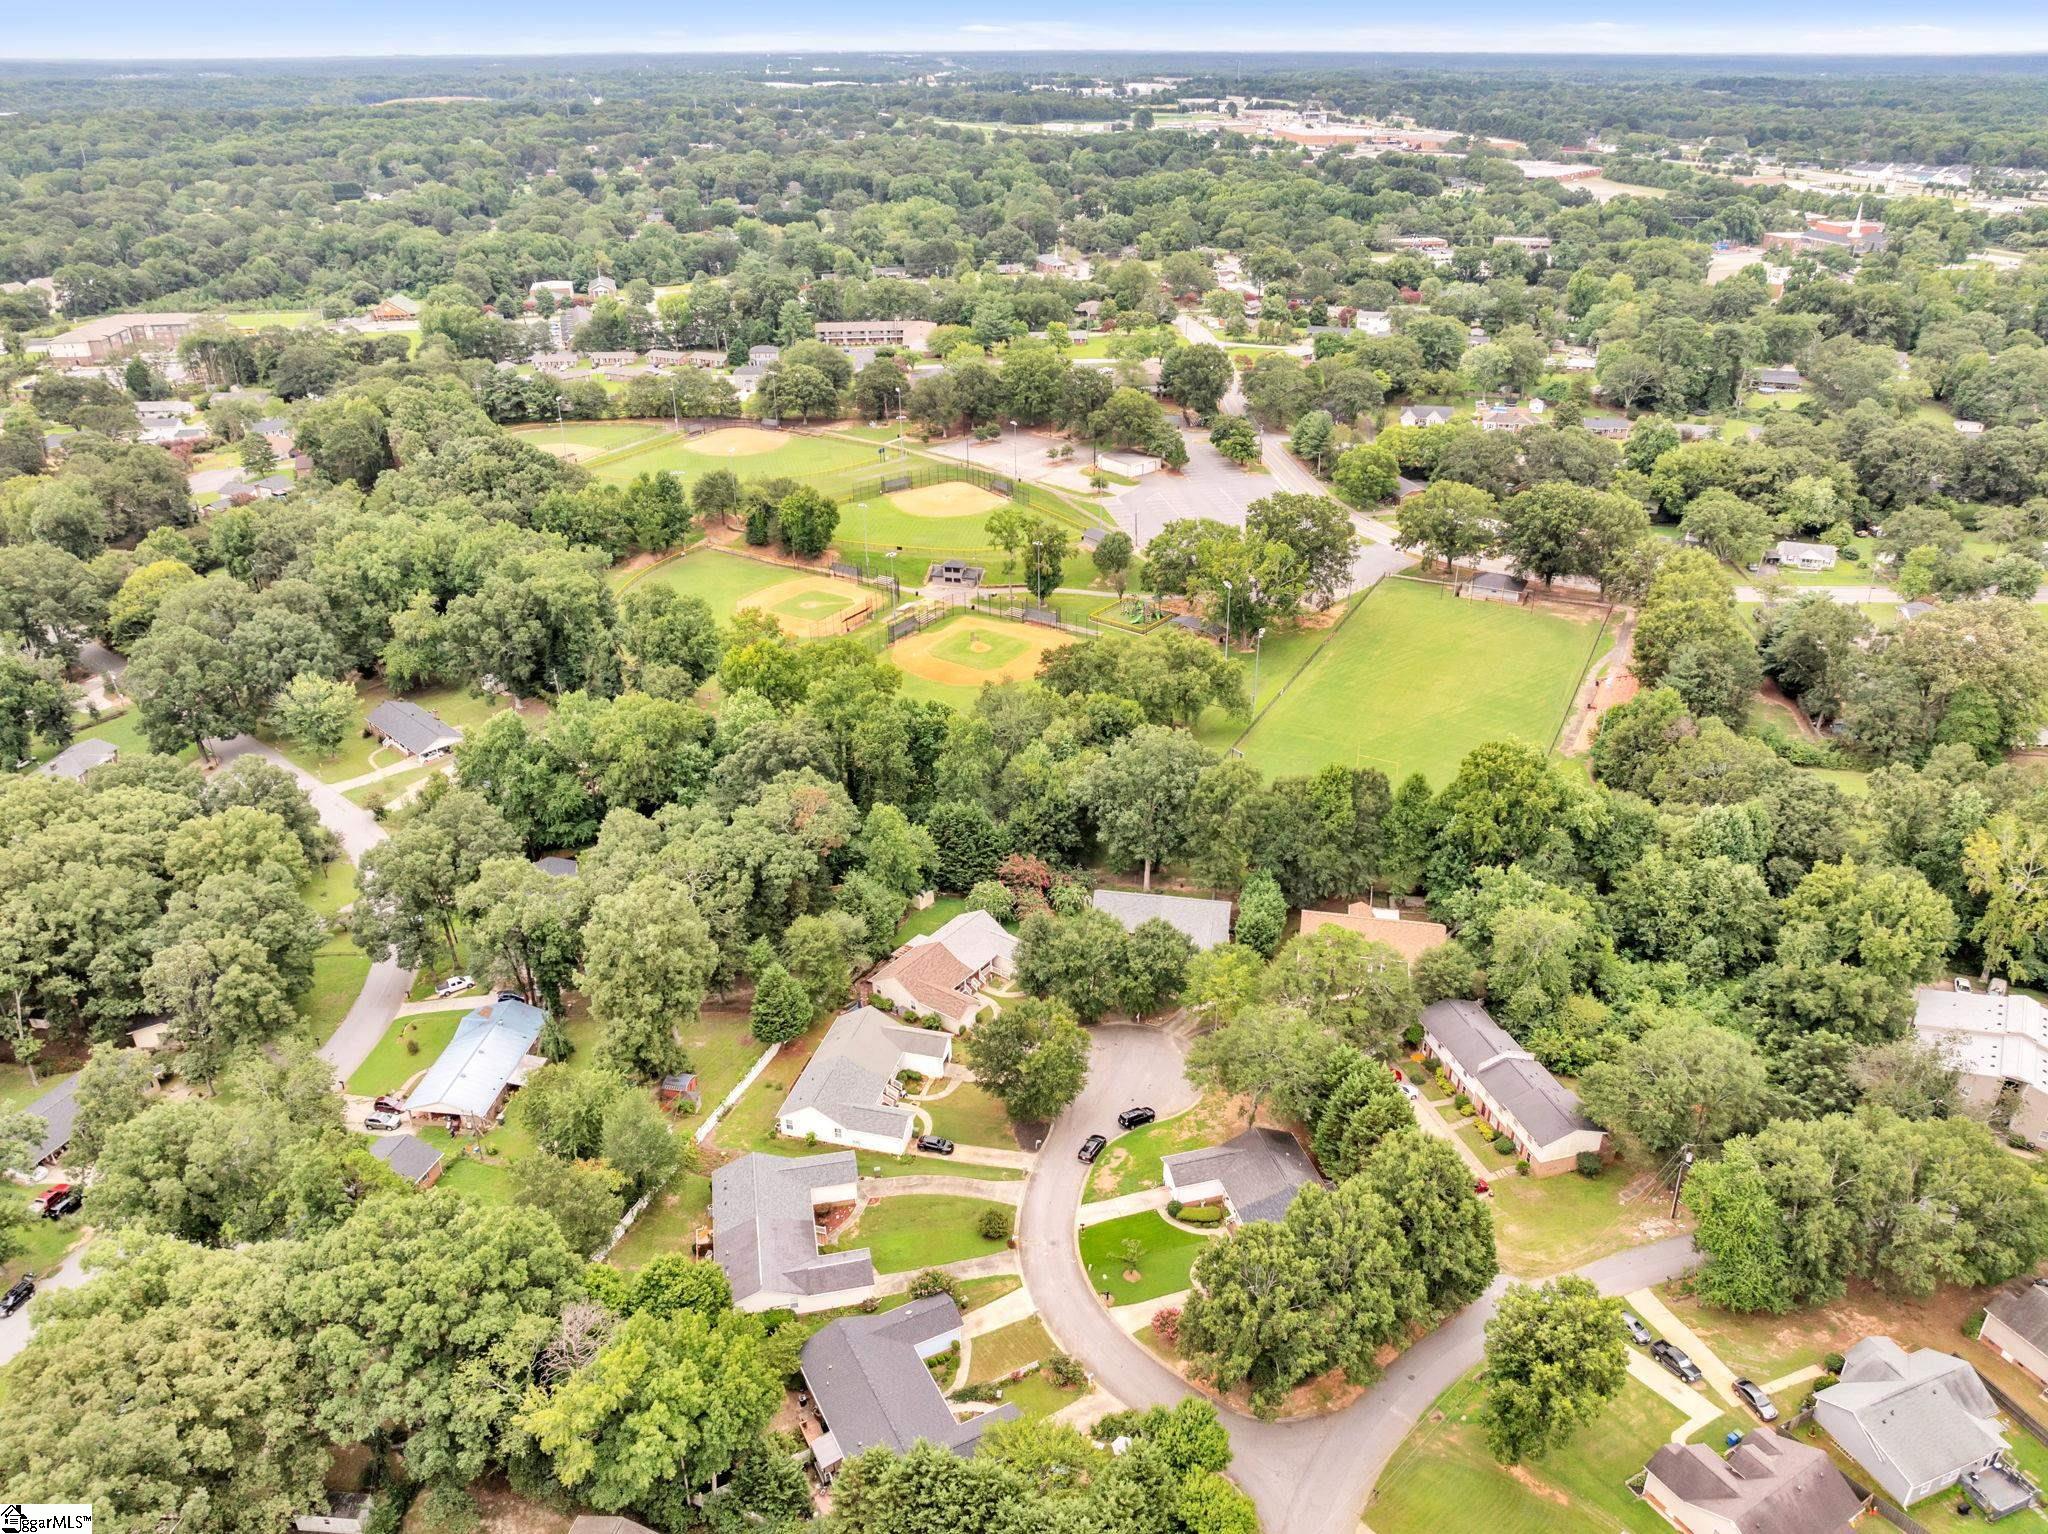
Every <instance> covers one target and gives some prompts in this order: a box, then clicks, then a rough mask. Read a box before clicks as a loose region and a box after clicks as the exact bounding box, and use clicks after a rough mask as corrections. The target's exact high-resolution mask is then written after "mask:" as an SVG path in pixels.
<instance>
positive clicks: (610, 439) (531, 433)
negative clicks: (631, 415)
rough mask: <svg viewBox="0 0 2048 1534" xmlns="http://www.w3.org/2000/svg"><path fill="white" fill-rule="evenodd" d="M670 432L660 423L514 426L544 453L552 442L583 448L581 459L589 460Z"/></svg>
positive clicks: (609, 422)
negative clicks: (593, 456)
mask: <svg viewBox="0 0 2048 1534" xmlns="http://www.w3.org/2000/svg"><path fill="white" fill-rule="evenodd" d="M668 430H669V428H668V427H667V426H665V425H663V424H662V423H661V422H658V421H565V422H564V423H562V424H561V425H560V426H519V427H514V428H513V431H512V435H513V436H515V437H517V438H519V439H520V440H521V441H522V442H526V443H530V444H531V445H532V446H534V447H537V448H541V449H544V450H545V449H548V447H549V444H551V443H552V444H555V445H556V446H563V445H566V446H569V447H573V448H580V449H581V450H582V454H581V456H583V457H590V456H592V455H594V454H597V453H609V452H612V451H614V450H615V449H618V448H622V447H630V446H631V445H632V444H633V443H635V442H646V441H648V440H650V439H651V438H654V437H658V436H660V435H662V434H663V433H665V432H667V431H668ZM564 456H565V457H566V456H568V455H566V454H565V455H564Z"/></svg>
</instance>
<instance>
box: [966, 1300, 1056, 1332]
mask: <svg viewBox="0 0 2048 1534" xmlns="http://www.w3.org/2000/svg"><path fill="white" fill-rule="evenodd" d="M1037 1314H1038V1303H1037V1301H1035V1300H1033V1299H1032V1298H1031V1291H1030V1290H1029V1289H1012V1290H1011V1291H1010V1292H1009V1293H1008V1294H1005V1295H1001V1296H998V1297H997V1298H996V1299H993V1300H990V1301H989V1302H988V1303H987V1304H986V1305H984V1306H982V1307H981V1309H979V1310H970V1311H968V1312H967V1314H966V1315H965V1316H964V1317H962V1318H961V1322H960V1333H961V1335H962V1336H964V1337H979V1336H981V1335H982V1334H983V1333H985V1332H999V1331H1001V1330H1002V1329H1003V1328H1004V1327H1006V1326H1015V1325H1016V1324H1017V1323H1018V1322H1019V1321H1029V1320H1030V1319H1031V1318H1032V1317H1033V1316H1035V1315H1037Z"/></svg>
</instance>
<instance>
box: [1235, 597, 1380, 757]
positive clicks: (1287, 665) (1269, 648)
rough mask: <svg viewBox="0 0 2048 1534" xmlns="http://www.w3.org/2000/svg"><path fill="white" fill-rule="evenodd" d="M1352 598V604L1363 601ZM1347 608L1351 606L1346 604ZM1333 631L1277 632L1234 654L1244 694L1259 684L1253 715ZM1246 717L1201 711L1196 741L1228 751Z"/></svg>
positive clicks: (1247, 693)
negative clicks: (1247, 651)
mask: <svg viewBox="0 0 2048 1534" xmlns="http://www.w3.org/2000/svg"><path fill="white" fill-rule="evenodd" d="M1363 600H1364V599H1363V598H1362V597H1352V598H1350V599H1349V601H1350V602H1358V601H1363ZM1346 605H1348V603H1347V604H1346ZM1333 632H1334V625H1325V626H1322V627H1318V628H1292V629H1274V630H1272V631H1270V632H1269V633H1268V634H1267V635H1266V637H1265V639H1264V640H1263V641H1261V643H1260V646H1259V648H1258V649H1257V650H1256V651H1255V652H1254V653H1252V654H1246V655H1235V654H1234V655H1232V656H1231V660H1232V661H1233V662H1235V663H1236V665H1237V669H1238V670H1239V671H1240V672H1242V673H1243V674H1244V695H1245V696H1246V697H1247V698H1251V696H1252V685H1253V683H1254V682H1256V683H1257V684H1258V691H1259V695H1258V696H1257V697H1256V698H1252V713H1253V714H1254V715H1256V714H1257V713H1258V711H1259V710H1260V709H1261V708H1264V707H1265V706H1266V705H1267V704H1269V703H1271V702H1272V701H1273V700H1274V699H1275V698H1277V697H1278V696H1280V694H1281V692H1282V691H1283V690H1284V689H1285V688H1286V687H1287V685H1288V683H1290V682H1292V681H1293V680H1294V678H1295V677H1296V676H1298V675H1299V674H1300V673H1301V670H1302V668H1303V667H1304V666H1306V665H1307V664H1308V663H1309V662H1310V661H1311V660H1313V659H1314V658H1315V654H1316V652H1317V651H1318V650H1320V649H1322V647H1323V645H1324V643H1325V642H1326V641H1328V639H1329V638H1330V635H1331V634H1332V633H1333ZM1245 724H1246V716H1245V715H1243V714H1233V713H1228V712H1226V711H1225V710H1223V709H1220V708H1217V707H1216V706H1215V705H1214V704H1211V705H1210V706H1209V707H1207V708H1205V709H1203V710H1202V717H1201V718H1200V719H1198V720H1196V721H1195V739H1197V740H1199V741H1200V742H1201V743H1202V744H1203V745H1205V746H1207V747H1208V748H1209V749H1210V750H1212V751H1224V750H1228V749H1229V748H1230V747H1231V746H1232V745H1234V744H1236V742H1237V737H1238V736H1240V735H1242V734H1243V733H1244V728H1245Z"/></svg>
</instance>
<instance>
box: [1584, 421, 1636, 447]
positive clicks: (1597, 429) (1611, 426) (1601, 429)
mask: <svg viewBox="0 0 2048 1534" xmlns="http://www.w3.org/2000/svg"><path fill="white" fill-rule="evenodd" d="M1579 424H1580V425H1581V426H1583V427H1585V428H1586V430H1587V431H1589V432H1591V433H1592V434H1593V435H1594V436H1596V437H1605V438H1606V439H1607V440H1608V441H1609V442H1626V441H1627V440H1628V434H1629V433H1630V432H1631V431H1632V430H1634V423H1633V422H1631V421H1630V420H1629V418H1628V417H1627V416H1625V415H1589V416H1583V417H1581V418H1580V420H1579Z"/></svg>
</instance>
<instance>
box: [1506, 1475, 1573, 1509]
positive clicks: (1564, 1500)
mask: <svg viewBox="0 0 2048 1534" xmlns="http://www.w3.org/2000/svg"><path fill="white" fill-rule="evenodd" d="M1501 1469H1502V1470H1503V1471H1505V1472H1506V1473H1507V1474H1508V1475H1511V1476H1513V1477H1514V1478H1515V1481H1516V1483H1517V1484H1518V1485H1519V1486H1521V1488H1522V1489H1523V1490H1524V1491H1526V1492H1528V1493H1529V1494H1530V1495H1532V1496H1537V1497H1541V1498H1543V1500H1544V1501H1546V1502H1556V1503H1560V1504H1561V1505H1563V1506H1565V1507H1570V1506H1571V1502H1572V1499H1571V1498H1570V1497H1567V1496H1566V1495H1565V1494H1564V1493H1563V1492H1561V1491H1559V1490H1558V1489H1557V1488H1556V1487H1555V1486H1553V1485H1551V1484H1550V1483H1549V1482H1548V1481H1546V1480H1544V1479H1542V1478H1541V1477H1540V1476H1537V1475H1535V1474H1533V1473H1532V1472H1531V1471H1530V1470H1529V1469H1528V1468H1527V1467H1526V1466H1523V1465H1503V1466H1501Z"/></svg>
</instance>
